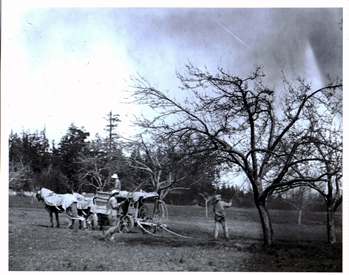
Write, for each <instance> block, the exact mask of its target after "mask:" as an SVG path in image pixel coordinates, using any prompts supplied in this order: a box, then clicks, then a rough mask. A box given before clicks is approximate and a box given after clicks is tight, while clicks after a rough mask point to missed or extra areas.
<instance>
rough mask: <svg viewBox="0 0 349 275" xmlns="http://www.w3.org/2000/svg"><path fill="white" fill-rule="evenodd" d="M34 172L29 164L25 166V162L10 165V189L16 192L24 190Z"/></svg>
mask: <svg viewBox="0 0 349 275" xmlns="http://www.w3.org/2000/svg"><path fill="white" fill-rule="evenodd" d="M32 174H33V171H32V169H31V167H30V163H29V164H24V163H23V161H19V162H15V161H12V162H10V163H9V187H10V188H12V189H14V190H17V191H18V190H20V189H22V187H23V185H24V184H25V181H27V180H30V179H31V175H32Z"/></svg>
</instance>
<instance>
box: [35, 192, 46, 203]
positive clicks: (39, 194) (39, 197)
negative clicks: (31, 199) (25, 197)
mask: <svg viewBox="0 0 349 275" xmlns="http://www.w3.org/2000/svg"><path fill="white" fill-rule="evenodd" d="M35 198H36V200H37V201H43V200H44V199H43V197H42V196H41V190H40V191H38V192H37V193H36V195H35Z"/></svg>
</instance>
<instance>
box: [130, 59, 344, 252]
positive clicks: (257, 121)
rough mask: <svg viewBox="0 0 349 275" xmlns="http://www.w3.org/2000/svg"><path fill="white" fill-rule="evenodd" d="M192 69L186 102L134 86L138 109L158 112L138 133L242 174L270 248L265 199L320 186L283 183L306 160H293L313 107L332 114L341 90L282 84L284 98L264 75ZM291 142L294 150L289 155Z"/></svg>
mask: <svg viewBox="0 0 349 275" xmlns="http://www.w3.org/2000/svg"><path fill="white" fill-rule="evenodd" d="M186 69H187V70H186V74H179V73H177V77H178V78H179V80H180V81H181V83H182V86H181V89H182V90H183V91H185V92H186V94H185V95H183V98H184V99H183V100H182V101H180V100H176V99H174V98H173V97H170V96H169V95H168V93H165V92H162V91H160V90H158V89H156V88H154V87H152V86H151V85H150V84H149V83H148V82H147V80H146V79H145V78H143V77H141V76H137V77H135V78H132V80H133V82H134V84H133V86H132V96H133V97H134V98H135V101H136V102H138V103H140V104H147V105H149V106H150V107H151V108H153V109H155V110H157V112H158V113H157V115H155V117H153V118H151V119H146V118H143V119H142V120H139V121H138V125H140V126H143V127H145V128H147V129H149V130H152V131H154V132H159V133H161V134H162V135H167V136H168V137H173V136H176V137H177V138H181V139H183V140H186V139H192V140H197V141H198V142H197V143H196V144H197V146H196V147H193V148H191V149H192V150H193V152H194V151H195V152H203V151H205V152H212V153H215V154H216V157H217V158H219V159H220V161H224V162H225V163H226V164H227V165H228V166H230V167H231V169H232V170H235V171H237V172H242V173H244V174H245V175H246V177H247V178H248V180H249V181H250V184H251V186H252V189H253V192H254V203H255V205H256V207H257V209H258V211H259V215H260V219H261V224H262V228H263V233H264V243H265V245H267V246H270V245H271V244H272V242H273V229H272V223H271V220H270V216H269V212H268V208H267V199H268V197H269V196H270V195H271V194H272V193H273V192H274V191H275V189H277V188H279V187H281V186H286V185H297V184H299V183H300V182H315V181H318V180H321V179H323V177H324V176H325V175H319V176H317V177H315V178H314V177H309V178H301V179H300V178H299V179H297V178H293V179H292V180H287V181H285V180H284V179H286V178H287V177H286V176H287V175H288V173H289V172H290V171H291V170H292V169H291V168H292V167H293V166H295V165H297V164H298V163H301V162H304V161H307V160H308V158H307V155H303V158H302V159H297V160H296V159H294V156H295V155H297V156H299V155H300V154H296V153H297V152H298V151H299V150H301V149H302V148H303V144H304V143H307V142H309V135H310V133H311V129H309V125H308V124H307V123H304V122H305V121H306V119H307V117H306V113H307V111H309V110H310V109H311V108H312V106H313V105H314V104H316V105H318V104H322V105H323V106H325V107H326V105H327V104H328V102H329V101H331V100H332V98H334V95H335V93H334V91H336V90H337V89H341V88H342V84H341V83H330V84H329V85H327V86H326V87H323V88H320V89H317V90H315V91H312V90H311V87H310V85H307V84H306V83H305V82H304V81H303V80H302V79H299V80H298V83H299V86H298V87H293V85H291V84H289V83H288V82H287V81H286V79H285V78H284V79H283V80H284V83H285V89H286V91H285V92H284V93H279V94H277V93H276V92H275V91H273V90H271V89H270V88H268V87H266V86H264V85H263V84H262V77H263V76H264V74H263V73H262V70H261V68H260V67H257V68H256V70H255V72H254V73H253V74H252V75H251V76H249V77H247V78H244V79H243V78H239V77H236V76H232V75H230V74H229V72H226V71H224V70H223V69H221V68H219V69H218V71H217V73H216V74H215V75H212V74H211V73H209V72H208V71H207V70H200V69H198V68H196V67H194V66H193V65H192V64H189V65H187V66H186ZM176 96H177V97H178V96H180V94H178V93H177V94H176ZM278 96H279V97H278ZM286 141H287V142H289V141H292V144H289V145H290V146H287V147H285V143H286ZM285 150H286V152H285Z"/></svg>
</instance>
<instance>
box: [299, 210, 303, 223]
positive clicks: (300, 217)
mask: <svg viewBox="0 0 349 275" xmlns="http://www.w3.org/2000/svg"><path fill="white" fill-rule="evenodd" d="M302 212H303V209H302V208H299V209H298V224H302Z"/></svg>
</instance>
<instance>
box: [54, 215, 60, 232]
mask: <svg viewBox="0 0 349 275" xmlns="http://www.w3.org/2000/svg"><path fill="white" fill-rule="evenodd" d="M55 215H56V222H57V228H59V226H60V224H59V218H58V211H55Z"/></svg>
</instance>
